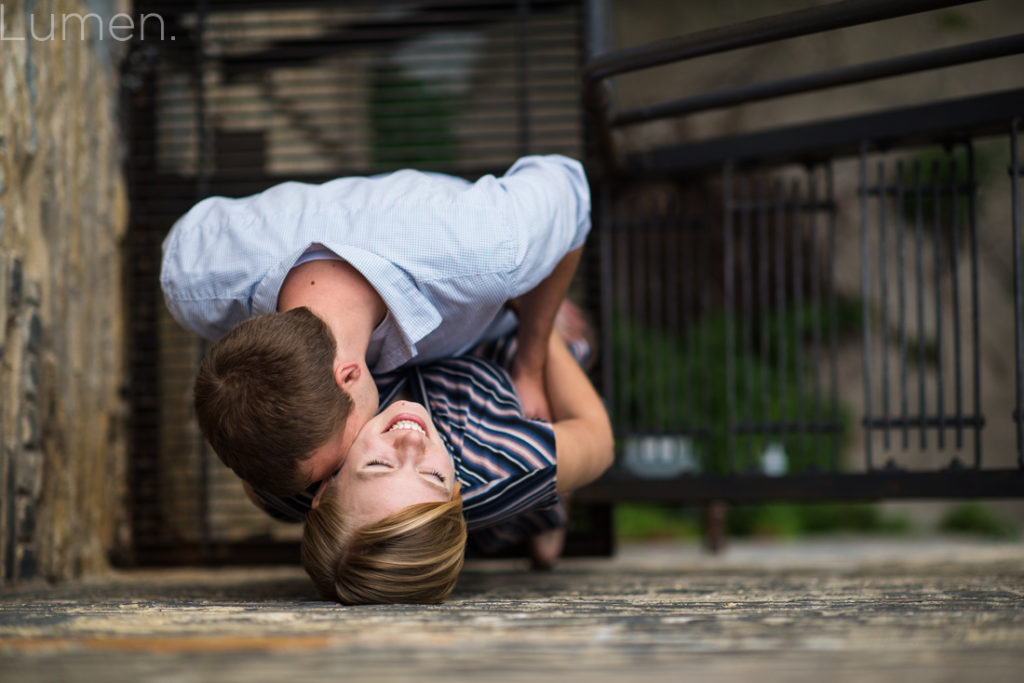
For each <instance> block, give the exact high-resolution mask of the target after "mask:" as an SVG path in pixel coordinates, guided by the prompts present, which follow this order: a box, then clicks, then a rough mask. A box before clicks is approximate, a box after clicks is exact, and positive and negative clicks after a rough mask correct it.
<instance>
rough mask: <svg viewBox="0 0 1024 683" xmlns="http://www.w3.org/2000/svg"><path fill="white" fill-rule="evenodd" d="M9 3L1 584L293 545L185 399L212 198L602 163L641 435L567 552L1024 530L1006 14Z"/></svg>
mask: <svg viewBox="0 0 1024 683" xmlns="http://www.w3.org/2000/svg"><path fill="white" fill-rule="evenodd" d="M0 7H2V8H3V16H2V18H0V19H2V21H0V27H2V30H3V33H2V34H0V39H2V41H0V74H2V79H3V81H2V83H3V97H2V101H0V359H2V364H0V395H2V397H3V398H2V401H3V404H2V408H0V439H2V448H0V458H2V461H0V495H2V500H3V503H2V504H0V530H2V534H0V554H2V556H3V563H2V576H3V577H4V580H5V581H8V582H17V581H23V580H30V579H34V578H39V577H44V578H48V579H51V580H59V579H62V578H69V577H72V576H78V575H82V574H88V573H91V572H96V571H102V570H103V569H104V568H105V567H108V566H110V563H111V562H113V563H114V564H116V565H118V566H132V565H138V564H149V565H168V564H222V563H267V562H285V563H294V562H295V561H296V557H297V555H296V541H297V538H298V535H299V533H300V530H299V528H298V527H297V526H295V525H286V524H281V523H277V522H273V521H272V520H270V519H268V518H266V517H265V516H264V515H263V514H262V513H260V512H259V511H257V510H256V509H255V508H253V507H252V506H251V504H250V503H249V502H248V501H247V499H245V497H244V496H243V494H242V491H241V487H240V485H239V483H238V481H237V479H236V478H235V477H234V475H233V474H232V473H231V472H230V471H228V470H227V469H226V468H224V467H223V466H222V465H221V463H220V462H219V461H218V460H217V458H216V457H215V455H214V454H213V453H212V452H211V451H210V449H209V448H208V447H207V445H206V444H205V442H204V440H203V439H202V437H201V435H200V434H199V432H198V429H197V427H196V424H195V421H194V418H193V416H192V414H191V397H190V392H191V383H192V378H193V376H194V372H195V369H196V367H197V364H198V361H199V359H200V358H201V357H202V354H203V353H204V351H205V347H204V344H203V343H202V342H201V341H200V340H199V339H197V338H195V337H193V336H192V335H190V334H189V333H187V332H185V331H184V330H182V329H181V328H179V327H178V326H177V324H176V323H175V322H174V321H173V320H172V319H171V318H170V316H169V314H168V313H167V312H166V309H165V307H164V305H163V301H162V298H161V294H160V290H159V283H158V279H157V278H158V272H159V264H160V244H161V242H162V240H163V237H164V236H165V235H166V233H167V231H168V230H169V229H170V226H171V225H172V224H173V222H174V220H176V219H177V218H178V217H179V216H180V215H181V214H183V213H184V212H185V211H186V210H187V209H188V208H189V207H190V206H191V205H192V204H193V203H195V202H196V201H198V200H199V199H201V198H203V197H206V196H209V195H213V194H220V195H226V196H243V195H247V194H251V193H254V192H259V191H261V190H263V189H265V188H266V187H269V186H270V185H273V184H275V183H278V182H283V181H285V180H300V181H306V182H323V181H326V180H328V179H330V178H333V177H337V176H341V175H352V174H359V175H363V174H370V173H377V172H384V171H389V170H394V169H397V168H404V167H416V168H422V169H428V170H437V171H443V172H447V173H453V174H458V175H463V176H465V177H468V178H476V177H478V176H479V175H481V174H484V173H495V174H501V173H503V172H504V170H505V169H506V168H507V167H508V166H509V165H510V164H511V163H512V162H513V161H514V160H515V159H516V158H517V157H519V156H521V155H523V154H539V153H560V154H566V155H569V156H573V157H576V158H580V159H583V160H584V162H585V163H586V165H587V169H588V175H589V177H590V179H591V183H592V191H593V195H594V221H595V228H594V232H593V234H592V237H591V239H590V241H589V243H588V246H587V252H586V255H585V258H584V262H583V263H582V265H581V268H580V272H579V277H578V278H577V282H576V283H575V284H574V289H573V292H572V296H573V297H574V298H575V299H576V300H578V301H579V302H580V303H581V304H582V305H583V307H584V309H585V310H586V311H587V313H588V315H589V317H590V318H591V320H592V321H593V324H594V327H595V330H596V335H597V341H598V349H599V355H598V364H597V366H596V367H595V368H594V369H593V372H592V375H593V379H594V381H595V383H596V384H597V385H598V387H599V388H600V390H601V392H602V394H603V396H604V397H605V398H606V401H607V403H608V407H609V410H610V412H611V414H612V417H613V421H614V423H615V429H616V435H617V448H618V453H617V461H616V466H615V468H614V470H613V471H612V472H610V473H609V475H608V476H607V477H606V478H605V479H603V480H602V481H601V482H598V483H597V484H596V485H595V486H593V487H592V488H591V489H589V490H588V491H585V492H583V493H582V494H581V496H580V500H579V504H578V505H577V506H576V511H575V513H574V514H575V516H576V519H575V520H574V533H573V538H572V542H571V543H570V551H571V552H580V553H597V554H602V553H605V554H606V553H609V552H613V551H614V547H615V544H616V542H617V541H622V540H636V539H639V540H652V539H671V540H673V541H680V540H681V541H683V542H694V543H697V542H704V543H706V544H708V545H709V546H711V547H713V548H721V547H722V546H723V544H725V543H726V539H727V537H728V536H730V535H743V536H755V537H763V538H766V539H776V540H780V539H781V540H785V539H793V538H799V537H801V536H803V535H806V534H814V533H836V532H857V533H863V532H870V533H886V534H923V533H935V532H938V531H942V532H958V533H959V532H964V533H975V534H983V535H987V536H991V537H1003V538H1005V537H1019V534H1020V530H1021V523H1022V522H1024V504H1022V502H1021V498H1022V496H1024V477H1022V471H1024V470H1022V468H1024V454H1022V453H1024V451H1022V448H1024V446H1022V444H1021V433H1022V428H1021V425H1022V422H1021V399H1020V395H1021V386H1022V385H1021V379H1020V355H1021V351H1020V348H1021V347H1020V342H1019V341H1018V339H1019V331H1020V328H1021V322H1022V321H1021V313H1020V310H1021V309H1020V283H1019V278H1018V279H1015V277H1017V275H1015V272H1019V271H1015V263H1019V260H1020V246H1019V235H1020V217H1019V212H1020V199H1019V192H1020V182H1019V169H1018V167H1017V165H1016V161H1015V158H1016V157H1015V154H1016V145H1017V138H1018V137H1019V136H1018V132H1017V130H1018V127H1019V125H1018V124H1017V123H1015V121H1016V120H1017V118H1018V117H1020V116H1021V115H1022V114H1024V98H1022V95H1021V90H1020V88H1021V83H1020V76H1019V74H1021V73H1024V57H1022V56H1021V52H1022V49H1024V44H1022V43H1024V41H1022V39H1021V35H1020V33H1019V31H1020V28H1021V27H1022V26H1024V21H1022V19H1024V9H1022V8H1021V6H1020V4H1019V3H1017V2H1014V1H1012V0H983V1H981V2H968V3H956V2H872V1H868V0H850V1H848V2H839V3H828V2H810V1H808V0H803V1H797V0H792V1H789V0H746V1H743V2H740V1H739V0H736V1H728V0H727V1H724V2H718V3H698V2H664V1H655V0H639V1H631V2H625V1H616V0H608V1H607V2H598V1H596V0H594V1H584V0H575V1H574V0H532V1H526V0H518V1H517V0H505V1H499V0H472V1H471V0H450V1H448V2H437V3H434V2H372V3H371V2H346V3H336V2H323V1H318V0H308V1H305V2H288V3H284V2H274V1H272V0H258V1H256V2H244V3H243V2H230V1H221V2H204V1H199V0H178V1H168V2H136V3H130V2H125V1H113V0H111V1H106V2H102V1H93V2H78V1H70V0H69V1H67V2H61V1H54V2H4V3H2V5H0ZM1015 31H1016V32H1017V33H1015ZM19 38H21V39H20V40H19ZM1015 407H1016V408H1015Z"/></svg>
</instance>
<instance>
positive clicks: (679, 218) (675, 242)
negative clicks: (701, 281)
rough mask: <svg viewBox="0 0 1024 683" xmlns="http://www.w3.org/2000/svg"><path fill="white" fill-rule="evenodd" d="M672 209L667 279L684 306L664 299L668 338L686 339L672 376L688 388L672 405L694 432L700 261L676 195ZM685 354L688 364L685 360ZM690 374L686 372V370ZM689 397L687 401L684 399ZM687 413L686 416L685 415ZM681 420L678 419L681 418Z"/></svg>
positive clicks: (674, 356) (675, 393)
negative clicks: (695, 309)
mask: <svg viewBox="0 0 1024 683" xmlns="http://www.w3.org/2000/svg"><path fill="white" fill-rule="evenodd" d="M671 199H672V202H671V204H672V206H671V209H670V211H669V216H671V217H672V218H673V220H674V221H675V225H674V226H671V229H670V230H669V234H668V238H667V241H668V248H666V249H663V251H664V252H665V254H667V255H668V257H667V259H666V262H665V271H664V276H665V279H666V280H667V279H668V275H669V274H670V273H673V272H675V278H678V280H674V281H677V282H679V289H680V291H681V295H682V305H679V304H678V303H674V302H673V301H670V298H669V297H668V296H662V299H663V301H664V302H665V305H666V307H667V308H668V316H667V317H668V328H669V335H668V338H669V339H671V340H680V341H682V340H683V339H684V337H683V335H684V334H685V335H686V337H685V345H684V348H683V349H671V350H670V351H671V359H672V361H671V365H670V366H669V367H670V368H671V373H670V374H669V377H679V378H683V377H685V381H686V385H685V386H683V387H676V390H675V391H672V392H671V393H672V399H673V400H672V402H671V403H670V404H669V405H671V406H672V407H673V408H674V410H673V411H672V414H673V415H681V414H685V415H687V416H688V418H687V419H688V422H689V423H690V426H691V428H693V429H695V428H696V427H697V420H696V415H697V400H696V395H697V387H699V386H700V384H699V383H698V382H697V381H696V380H697V378H696V376H695V375H696V367H697V359H696V348H695V344H694V343H693V332H694V329H695V324H694V321H695V320H696V316H694V315H693V277H694V263H695V261H696V259H695V257H694V254H693V249H690V248H688V247H689V245H690V244H692V239H691V238H690V235H692V234H693V226H692V225H691V222H690V218H689V216H688V215H686V212H685V211H684V209H683V203H682V202H680V201H679V200H678V199H677V197H676V194H675V193H674V192H673V193H672V195H671ZM674 259H678V260H679V262H680V263H681V264H682V268H678V267H674V266H675V264H674V263H673V260H674ZM683 353H685V354H686V355H685V361H684V357H683V355H682V354H683ZM684 369H685V370H686V372H685V373H684V372H682V370H684ZM684 394H685V398H684V397H683V395H684ZM683 411H685V413H684V412H683ZM677 419H678V418H677Z"/></svg>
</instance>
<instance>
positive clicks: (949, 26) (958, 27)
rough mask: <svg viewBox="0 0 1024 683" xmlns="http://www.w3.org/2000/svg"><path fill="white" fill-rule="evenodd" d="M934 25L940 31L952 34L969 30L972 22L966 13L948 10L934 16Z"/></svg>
mask: <svg viewBox="0 0 1024 683" xmlns="http://www.w3.org/2000/svg"><path fill="white" fill-rule="evenodd" d="M935 23H936V24H938V26H939V29H940V30H943V31H949V32H951V33H952V32H961V31H966V30H968V29H970V28H971V26H972V24H973V23H974V21H973V20H972V19H971V17H970V15H968V14H967V13H966V12H963V11H961V10H957V9H949V10H946V11H944V12H939V13H938V14H937V15H935Z"/></svg>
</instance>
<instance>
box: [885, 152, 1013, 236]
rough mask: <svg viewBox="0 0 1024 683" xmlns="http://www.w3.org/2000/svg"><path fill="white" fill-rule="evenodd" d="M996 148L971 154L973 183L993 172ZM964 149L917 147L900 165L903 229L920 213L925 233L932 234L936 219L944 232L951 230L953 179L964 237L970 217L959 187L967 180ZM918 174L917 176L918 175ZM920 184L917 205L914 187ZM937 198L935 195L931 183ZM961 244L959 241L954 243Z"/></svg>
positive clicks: (987, 178)
mask: <svg viewBox="0 0 1024 683" xmlns="http://www.w3.org/2000/svg"><path fill="white" fill-rule="evenodd" d="M999 154H1000V152H999V150H996V149H992V148H989V147H984V146H980V147H978V148H977V149H976V150H975V154H974V182H975V183H976V185H977V186H978V188H979V189H980V188H982V187H984V186H985V185H986V184H987V183H988V182H989V181H990V180H991V179H992V177H993V175H994V174H995V173H996V172H997V169H998V165H999V159H998V155H999ZM968 161H969V159H968V153H967V149H966V148H964V147H962V146H958V147H955V148H954V149H953V150H951V151H950V152H947V151H946V150H944V149H942V148H940V147H924V148H921V149H920V150H919V151H918V152H917V153H916V154H915V155H914V156H913V158H911V159H910V160H909V161H908V162H907V163H904V165H903V175H902V177H901V178H900V181H901V183H902V185H903V199H902V203H901V204H900V206H899V210H900V214H901V216H902V218H903V221H904V223H905V224H906V228H907V229H909V230H913V226H914V225H915V224H916V221H917V220H918V216H920V221H921V229H922V230H923V231H924V233H925V234H928V235H932V234H934V233H935V229H936V222H938V223H939V225H940V226H941V227H940V229H941V230H944V231H949V230H951V228H950V224H951V222H952V218H953V197H952V195H951V193H950V190H951V187H952V185H953V182H954V180H955V181H956V185H957V186H958V187H959V188H961V192H960V194H959V196H958V197H957V210H956V219H957V225H958V226H959V233H960V240H961V242H963V241H964V240H965V239H967V235H968V225H969V220H970V205H969V202H968V199H967V195H966V194H965V192H963V190H964V189H965V188H966V187H967V183H969V182H970V181H971V177H970V167H969V164H968ZM919 174H920V175H919ZM918 185H920V188H921V192H920V207H919V206H918V199H919V197H918V193H917V192H916V190H915V187H916V186H918ZM936 185H937V187H938V197H936V196H935V186H936ZM957 246H958V247H961V246H962V244H960V245H957Z"/></svg>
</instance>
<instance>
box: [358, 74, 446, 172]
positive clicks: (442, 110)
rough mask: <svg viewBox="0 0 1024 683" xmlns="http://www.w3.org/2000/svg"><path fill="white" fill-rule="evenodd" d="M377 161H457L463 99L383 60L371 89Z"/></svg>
mask: <svg viewBox="0 0 1024 683" xmlns="http://www.w3.org/2000/svg"><path fill="white" fill-rule="evenodd" d="M370 92H371V94H370V103H369V104H370V126H371V132H372V136H373V162H374V163H375V164H376V165H378V166H383V167H394V166H396V165H402V166H414V167H429V166H437V165H443V164H446V163H450V162H453V161H455V159H456V158H457V145H456V139H455V112H456V111H457V106H458V103H457V102H455V101H454V100H453V99H452V98H450V97H449V96H447V95H446V94H444V93H443V92H439V91H438V89H437V88H435V87H432V86H431V84H430V83H429V82H428V81H425V80H423V79H417V78H412V77H410V76H407V75H405V74H403V73H402V70H401V69H400V68H398V67H395V66H392V65H387V64H385V65H378V66H377V67H376V68H375V69H374V71H373V76H372V81H371V90H370Z"/></svg>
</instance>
